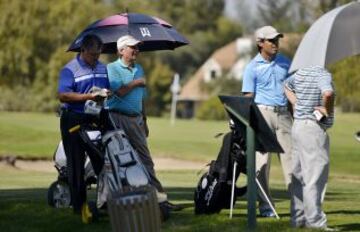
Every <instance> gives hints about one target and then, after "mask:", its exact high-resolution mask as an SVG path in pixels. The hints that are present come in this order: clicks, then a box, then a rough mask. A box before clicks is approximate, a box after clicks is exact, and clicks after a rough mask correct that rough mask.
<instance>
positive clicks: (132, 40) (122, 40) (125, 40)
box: [116, 35, 141, 50]
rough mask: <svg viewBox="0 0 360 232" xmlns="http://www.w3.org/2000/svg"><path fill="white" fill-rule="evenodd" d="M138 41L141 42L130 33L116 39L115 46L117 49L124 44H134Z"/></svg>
mask: <svg viewBox="0 0 360 232" xmlns="http://www.w3.org/2000/svg"><path fill="white" fill-rule="evenodd" d="M139 43H141V41H139V40H137V39H135V38H134V37H132V36H131V35H124V36H121V37H120V38H119V39H118V40H117V42H116V46H117V49H118V50H120V49H122V48H124V47H125V46H135V45H137V44H139Z"/></svg>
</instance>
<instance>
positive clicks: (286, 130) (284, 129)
mask: <svg viewBox="0 0 360 232" xmlns="http://www.w3.org/2000/svg"><path fill="white" fill-rule="evenodd" d="M282 37H283V34H281V33H279V32H278V31H277V30H276V29H275V28H273V27H272V26H264V27H261V28H259V29H257V30H256V32H255V39H256V43H257V47H258V51H259V53H258V54H257V55H256V56H255V57H254V58H253V59H252V60H251V61H250V63H249V64H248V65H247V66H246V68H245V72H244V76H243V87H242V92H243V93H244V94H245V96H249V97H254V101H255V103H256V104H257V106H258V107H259V109H260V111H261V113H262V115H263V117H264V118H265V120H266V122H267V124H268V125H269V127H270V128H271V130H272V131H273V133H274V134H275V135H276V138H277V140H278V141H279V143H280V145H281V147H282V148H283V150H284V153H280V154H278V156H279V158H280V162H281V165H282V168H283V174H284V178H285V182H286V187H287V188H288V187H289V184H290V180H291V157H290V152H291V137H290V132H291V125H292V118H291V114H290V112H289V110H288V107H287V105H288V101H287V99H286V96H285V93H284V88H283V87H284V81H285V80H286V78H287V73H288V69H289V66H290V60H289V59H288V58H286V57H285V56H283V55H281V54H279V53H278V49H279V40H280V38H282ZM270 161H271V156H270V154H268V153H260V152H257V153H256V170H257V178H258V180H259V182H260V184H261V186H262V188H263V189H264V191H265V192H266V194H267V196H268V197H269V199H270V201H272V199H271V195H270V191H269V172H270ZM259 211H260V216H263V217H274V216H275V213H274V212H273V211H272V210H271V207H270V205H269V203H268V202H267V201H266V198H265V197H264V196H263V195H262V193H261V192H259Z"/></svg>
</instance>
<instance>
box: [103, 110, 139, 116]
mask: <svg viewBox="0 0 360 232" xmlns="http://www.w3.org/2000/svg"><path fill="white" fill-rule="evenodd" d="M110 112H114V113H118V114H121V115H124V116H127V117H131V118H135V117H139V116H141V114H135V113H134V114H129V113H124V112H121V111H119V110H114V109H112V110H110Z"/></svg>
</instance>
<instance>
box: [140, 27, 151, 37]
mask: <svg viewBox="0 0 360 232" xmlns="http://www.w3.org/2000/svg"><path fill="white" fill-rule="evenodd" d="M139 30H140V32H141V35H142V37H146V36H149V37H151V34H150V31H149V29H148V28H147V27H140V28H139Z"/></svg>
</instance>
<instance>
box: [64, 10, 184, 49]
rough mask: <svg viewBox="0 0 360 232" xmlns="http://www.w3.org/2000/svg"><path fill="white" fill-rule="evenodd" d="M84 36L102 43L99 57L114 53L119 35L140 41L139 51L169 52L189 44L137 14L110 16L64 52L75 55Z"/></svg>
mask: <svg viewBox="0 0 360 232" xmlns="http://www.w3.org/2000/svg"><path fill="white" fill-rule="evenodd" d="M87 34H95V35H98V36H99V37H100V38H101V39H102V41H103V43H104V49H103V53H116V52H117V48H116V41H117V40H118V39H119V37H121V36H123V35H131V36H133V37H134V38H136V39H138V40H140V41H142V42H143V43H141V44H140V45H139V49H140V51H156V50H173V49H175V48H177V47H180V46H183V45H187V44H189V41H188V40H187V39H186V38H185V37H184V36H182V35H181V34H180V33H178V32H177V31H176V30H175V28H173V27H172V25H171V24H169V23H167V22H166V21H164V20H162V19H160V18H157V17H152V16H148V15H144V14H137V13H124V14H118V15H113V16H109V17H107V18H104V19H100V20H98V21H96V22H94V23H92V24H91V25H89V26H88V27H87V28H86V29H85V30H84V31H82V32H81V33H80V34H79V35H78V36H77V37H76V39H75V40H74V42H73V43H72V44H71V45H70V47H69V49H68V51H74V52H79V51H80V46H81V41H82V38H83V37H84V36H85V35H87Z"/></svg>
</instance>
